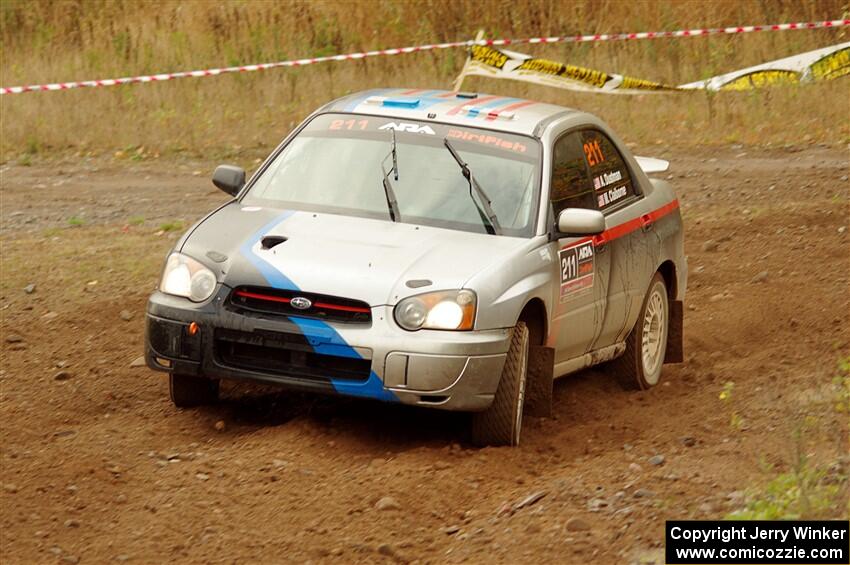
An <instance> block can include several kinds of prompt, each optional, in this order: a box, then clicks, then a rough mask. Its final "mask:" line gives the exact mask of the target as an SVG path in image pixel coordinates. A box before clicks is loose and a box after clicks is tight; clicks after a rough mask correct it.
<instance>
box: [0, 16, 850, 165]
mask: <svg viewBox="0 0 850 565" xmlns="http://www.w3.org/2000/svg"><path fill="white" fill-rule="evenodd" d="M847 14H848V4H847V2H846V0H758V1H757V0H739V1H732V0H715V1H695V0H679V1H654V2H648V1H641V0H636V1H632V2H626V1H624V0H573V1H566V0H564V1H543V0H516V1H513V2H511V1H505V0H490V1H487V2H483V1H480V0H479V1H473V0H452V1H449V0H395V1H390V0H360V1H353V0H347V1H345V0H343V1H334V2H331V1H324V0H314V1H309V2H308V1H288V2H282V1H281V2H278V1H274V2H273V1H262V0H231V1H221V0H215V1H213V0H188V1H183V2H177V1H172V0H158V1H150V0H136V1H129V0H108V1H107V0H87V1H83V0H55V1H34V0H26V1H22V0H2V1H0V23H2V41H0V58H2V61H0V83H2V86H17V85H22V84H34V83H45V82H57V81H73V80H89V79H100V78H114V77H123V76H132V75H137V74H152V73H160V72H169V71H181V70H194V69H204V68H212V67H222V66H230V65H241V64H250V63H260V62H272V61H279V60H285V59H293V58H302V57H310V56H318V55H332V54H337V53H347V52H353V51H364V50H370V49H377V48H387V47H401V46H407V45H417V44H422V43H433V42H442V41H455V40H465V39H470V38H473V37H474V36H475V34H476V32H477V31H478V30H479V29H481V30H484V32H485V34H486V37H492V38H499V37H513V38H522V37H532V36H550V35H574V34H580V33H582V34H585V33H614V32H632V31H663V30H673V29H681V28H695V27H721V26H731V25H748V24H769V23H783V22H792V21H811V20H826V19H837V18H844V17H847ZM848 37H850V30H848V29H843V28H840V29H831V30H807V31H782V32H760V33H750V34H740V35H725V36H708V37H696V38H681V39H655V40H642V41H616V42H600V43H582V44H566V43H565V44H554V45H536V46H521V47H514V49H516V50H519V51H524V52H527V53H530V54H533V55H536V56H540V57H545V58H548V59H555V60H559V61H563V62H567V63H572V64H577V65H582V66H588V67H593V68H597V69H600V70H604V71H608V72H615V73H623V74H629V75H631V76H636V77H641V78H646V79H651V80H658V81H663V82H666V83H671V84H677V83H683V82H690V81H694V80H698V79H704V78H708V77H710V76H713V75H715V74H721V73H724V72H728V71H733V70H736V69H739V68H742V67H746V66H749V65H754V64H759V63H762V62H766V61H769V60H772V59H778V58H782V57H786V56H789V55H793V54H797V53H801V52H804V51H808V50H812V49H816V48H819V47H825V46H829V45H833V44H836V43H839V42H842V41H847V40H848ZM465 57H466V53H465V51H464V49H462V48H457V49H446V50H439V51H430V52H423V53H415V54H408V55H397V56H392V57H375V58H370V59H366V60H359V61H350V62H330V63H322V64H317V65H312V66H308V67H302V68H279V69H274V70H268V71H262V72H252V73H239V74H230V75H222V76H217V77H207V78H186V79H178V80H173V81H166V82H159V83H148V84H133V85H126V86H113V87H105V88H82V89H76V90H70V91H59V92H35V93H25V94H14V95H4V96H2V97H0V118H2V126H1V127H0V159H2V160H3V161H9V160H14V159H38V158H44V157H49V156H53V155H68V154H96V155H99V154H111V155H118V156H132V157H134V158H139V159H148V158H154V157H156V156H160V157H167V156H169V155H175V154H187V155H192V156H199V157H204V158H206V157H209V158H226V157H233V158H248V157H254V156H257V155H261V154H263V153H264V152H266V151H267V150H268V149H269V148H270V147H272V146H273V145H274V144H276V143H277V142H278V141H279V140H280V139H281V138H282V137H283V136H284V135H285V134H286V133H287V132H288V131H289V130H290V129H291V128H292V127H293V126H294V125H295V124H297V123H298V122H299V121H300V120H301V119H303V118H304V117H305V116H306V115H307V114H308V113H309V112H310V111H311V110H313V109H314V108H316V107H317V106H318V105H320V104H322V103H324V102H326V101H328V100H331V99H333V98H336V97H339V96H343V95H345V94H348V93H351V92H354V91H357V90H361V89H366V88H373V87H410V88H418V87H421V88H441V87H445V88H451V85H452V81H453V79H454V77H455V76H456V75H457V73H458V72H459V71H460V69H461V67H462V66H463V62H464V60H465ZM464 89H465V90H477V91H482V92H490V93H495V94H504V95H508V96H515V97H528V98H533V99H538V100H542V101H546V102H554V103H557V104H562V105H565V106H570V107H576V108H581V109H583V110H587V111H590V112H593V113H596V114H598V115H600V116H601V117H602V118H603V119H604V120H606V121H608V122H609V123H610V124H611V125H612V126H613V127H614V128H615V129H617V130H619V131H620V132H622V134H623V136H624V137H625V138H626V139H627V140H628V141H629V142H632V143H636V144H642V145H646V144H660V145H673V144H675V145H694V144H709V145H714V144H728V143H744V144H760V145H767V144H771V145H774V144H779V145H783V144H804V143H828V144H841V143H847V142H848V141H850V80H848V79H847V78H843V79H838V80H835V81H831V82H829V83H821V84H814V85H802V86H798V87H785V88H774V89H769V90H763V91H750V92H741V93H735V92H728V93H727V92H723V93H715V94H708V93H705V92H694V93H676V94H661V95H659V94H647V95H640V96H613V95H603V94H588V93H577V92H570V91H565V90H557V89H552V88H547V87H541V86H533V85H528V84H524V83H514V82H507V81H494V80H491V79H486V78H480V77H472V78H468V79H467V81H466V83H465V84H464Z"/></svg>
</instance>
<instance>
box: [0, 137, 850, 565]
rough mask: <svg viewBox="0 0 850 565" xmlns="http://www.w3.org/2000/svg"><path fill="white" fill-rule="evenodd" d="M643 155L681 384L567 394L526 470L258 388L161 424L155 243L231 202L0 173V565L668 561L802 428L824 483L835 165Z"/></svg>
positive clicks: (841, 314) (840, 308) (836, 218)
mask: <svg viewBox="0 0 850 565" xmlns="http://www.w3.org/2000/svg"><path fill="white" fill-rule="evenodd" d="M641 153H644V154H650V155H655V156H662V157H667V158H669V159H670V160H671V161H672V163H673V166H672V169H671V175H672V178H671V181H672V182H673V184H674V185H675V186H676V188H677V190H678V192H679V194H680V198H681V204H682V210H683V213H684V218H685V223H686V228H687V235H686V237H687V252H688V256H689V263H690V269H691V279H690V285H689V289H688V292H689V294H688V299H687V310H686V318H685V320H686V326H685V348H686V357H687V362H686V363H685V364H683V365H677V366H667V367H666V369H665V373H664V383H663V385H661V386H659V387H657V388H656V389H654V390H652V391H649V392H643V393H627V392H624V391H622V390H621V389H620V388H618V386H617V384H616V383H615V381H614V380H613V379H612V378H611V377H609V376H608V375H606V374H604V373H603V372H600V371H585V372H583V373H580V374H578V375H575V376H573V377H570V378H567V379H564V380H561V381H559V382H558V383H556V388H555V405H554V406H555V408H554V417H553V418H551V419H546V420H534V419H532V420H527V421H526V426H527V427H526V430H525V431H524V432H523V441H524V445H523V446H522V447H520V448H518V449H508V448H503V449H481V450H479V449H474V448H471V447H470V446H469V445H467V444H465V443H464V441H463V435H462V430H463V429H464V425H465V420H464V417H463V416H462V415H457V414H447V413H441V412H436V411H425V410H415V409H410V408H404V407H398V406H388V405H382V404H376V403H370V402H364V401H352V400H345V399H339V398H325V397H312V396H305V395H296V394H290V393H287V392H282V391H279V390H276V389H274V388H252V387H245V386H240V387H230V388H228V390H227V391H226V399H225V401H224V402H223V403H222V404H221V405H220V406H217V407H213V408H207V409H202V410H177V409H175V408H174V407H173V406H172V405H171V404H170V402H169V401H168V399H167V385H166V381H165V378H164V377H163V376H162V375H160V374H154V373H153V372H151V371H149V370H148V369H147V368H144V367H131V363H132V362H133V360H134V359H136V358H137V357H138V356H139V355H140V354H141V350H142V334H143V318H144V316H143V312H144V305H145V300H146V296H147V294H148V292H149V291H150V289H151V288H152V287H153V285H154V284H155V283H156V276H157V272H158V269H159V261H161V259H162V258H163V257H164V254H165V253H166V251H167V250H168V249H169V247H170V245H171V243H172V240H173V238H174V237H176V235H175V234H176V232H172V231H169V230H170V228H171V227H172V226H169V225H167V224H168V223H171V222H173V221H174V220H179V219H185V220H186V221H192V220H193V219H194V218H196V217H197V216H199V215H200V214H201V213H202V212H203V211H205V210H207V209H209V208H211V207H213V206H214V205H215V204H216V203H218V202H221V201H222V200H223V195H221V193H219V192H217V191H215V190H214V189H213V188H212V187H211V185H210V184H209V181H208V180H207V179H206V177H207V169H209V167H210V164H198V163H184V164H183V165H182V166H179V167H178V166H174V167H171V166H169V167H163V166H160V165H157V166H153V165H151V164H146V163H139V164H135V163H134V164H128V163H127V162H118V163H115V162H101V161H88V162H83V163H71V162H68V163H57V164H54V165H50V166H47V165H36V166H32V167H22V166H15V165H10V164H7V165H5V166H3V168H2V193H0V195H2V227H1V228H0V239H1V240H2V246H3V273H4V274H3V279H4V280H3V287H2V296H0V312H2V333H3V337H2V343H0V346H2V370H0V439H2V446H0V465H2V468H1V469H0V482H2V490H0V537H1V538H2V540H1V541H2V555H3V561H4V562H7V563H29V562H41V563H45V562H47V563H49V562H66V563H77V562H81V563H101V562H111V561H129V562H137V563H149V562H164V561H187V562H237V561H238V562H290V561H295V562H307V561H310V562H314V563H324V562H340V563H350V562H384V563H391V562H419V563H441V562H488V563H518V562H537V563H543V562H553V563H554V562H558V563H588V562H593V563H629V562H641V563H651V562H654V561H655V562H659V563H660V562H663V559H662V553H661V545H662V542H663V528H664V520H666V519H675V518H718V517H722V516H724V515H726V514H727V513H728V512H730V511H731V510H734V509H736V508H739V507H741V506H742V505H744V504H746V496H747V495H746V494H745V493H744V490H745V489H746V487H748V486H750V485H755V484H759V483H760V482H764V481H766V480H768V479H769V478H771V477H773V476H775V475H776V474H777V473H781V472H784V471H787V470H788V469H789V468H791V466H792V465H793V463H794V461H795V450H797V449H798V448H800V447H801V444H800V442H799V441H797V440H795V439H793V438H794V437H795V436H794V432H795V430H798V429H800V428H799V427H800V426H801V425H802V423H804V422H809V424H811V422H812V421H816V422H817V423H818V424H817V426H816V428H817V429H816V430H815V431H814V432H811V433H809V435H808V436H807V437H809V438H813V439H810V441H809V442H808V443H807V444H805V445H802V448H803V449H804V450H805V452H806V453H807V454H809V456H810V458H811V459H812V460H814V461H826V462H829V461H842V459H841V457H842V456H843V455H844V454H846V453H847V449H848V446H847V435H846V430H847V426H846V419H843V418H846V415H845V416H843V418H842V415H841V414H838V413H836V412H834V411H833V410H832V405H833V403H832V401H831V397H830V395H831V394H832V389H831V388H830V386H831V384H830V382H831V379H832V377H833V376H834V375H835V374H836V369H835V365H836V361H837V360H838V358H839V357H840V356H842V355H844V356H846V355H847V354H848V351H850V335H849V334H848V332H850V324H848V323H847V315H848V312H850V304H849V303H848V299H849V298H850V293H848V260H850V235H848V233H847V227H848V226H847V224H848V195H850V191H849V190H848V189H850V183H848V178H847V175H848V173H850V167H848V155H847V152H846V150H843V149H828V148H823V147H807V148H805V149H803V150H794V149H793V148H787V149H775V150H761V149H751V148H742V147H731V148H729V147H726V148H721V149H716V150H714V149H712V150H702V151H700V150H692V151H677V152H668V153H667V154H666V155H665V153H664V152H658V151H657V150H655V151H653V150H652V149H649V150H646V151H642V152H641ZM166 169H167V170H168V173H167V174H166V173H164V172H162V171H164V170H166ZM199 170H203V171H204V174H203V175H202V176H198V175H196V174H194V173H195V171H199ZM79 224H82V225H79ZM72 225H77V227H71V226H72ZM116 281H117V282H116ZM30 283H34V284H35V285H36V286H35V288H34V289H30V290H33V292H32V293H27V292H26V291H25V290H24V286H26V284H30ZM727 382H734V387H733V388H732V389H731V390H732V392H731V397H730V398H728V399H726V400H725V401H724V400H721V399H719V397H718V396H719V394H720V392H721V391H722V390H723V389H724V386H725V387H726V388H727V390H729V386H728V385H726V383H727ZM217 423H218V424H217ZM809 427H810V428H811V425H810V426H809ZM844 464H845V467H844V471H843V472H844V473H846V465H847V464H848V462H847V461H846V460H844ZM540 494H542V497H541V498H539V500H536V502H533V503H529V504H527V505H526V506H523V507H519V506H522V505H521V504H519V503H520V502H521V501H523V500H524V499H526V498H527V497H530V496H532V495H540ZM532 498H536V496H532ZM843 513H844V514H845V517H846V503H845V510H844V511H843ZM841 514H842V510H841V509H837V510H836V516H835V517H839V516H840V515H841Z"/></svg>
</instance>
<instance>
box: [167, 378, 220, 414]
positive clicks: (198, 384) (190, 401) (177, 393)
mask: <svg viewBox="0 0 850 565" xmlns="http://www.w3.org/2000/svg"><path fill="white" fill-rule="evenodd" d="M168 393H169V395H170V396H171V402H173V403H174V405H175V406H177V407H179V408H191V407H192V406H203V405H204V404H213V403H215V402H216V401H218V380H216V379H205V378H203V377H195V376H192V375H181V374H179V373H178V374H175V373H171V374H169V375H168Z"/></svg>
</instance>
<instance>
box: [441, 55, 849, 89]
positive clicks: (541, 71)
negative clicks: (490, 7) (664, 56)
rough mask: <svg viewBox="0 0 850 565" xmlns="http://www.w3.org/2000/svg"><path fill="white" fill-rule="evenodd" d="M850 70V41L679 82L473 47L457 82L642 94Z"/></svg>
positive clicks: (746, 85)
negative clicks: (501, 81)
mask: <svg viewBox="0 0 850 565" xmlns="http://www.w3.org/2000/svg"><path fill="white" fill-rule="evenodd" d="M849 73H850V42H848V43H841V44H839V45H833V46H832V47H825V48H823V49H816V50H814V51H809V52H807V53H801V54H799V55H793V56H791V57H786V58H784V59H778V60H776V61H770V62H768V63H763V64H761V65H756V66H753V67H748V68H746V69H741V70H738V71H733V72H731V73H726V74H723V75H719V76H716V77H712V78H710V79H707V80H702V81H697V82H691V83H687V84H682V85H678V86H673V85H667V84H663V83H659V82H655V81H651V80H645V79H641V78H634V77H630V76H626V75H621V74H616V73H607V72H605V71H600V70H597V69H589V68H586V67H579V66H576V65H570V64H566V63H560V62H558V61H550V60H548V59H539V58H536V57H532V56H530V55H524V54H522V53H516V52H513V51H508V50H506V49H495V48H493V47H489V46H485V45H473V46H472V47H471V48H470V50H469V59H468V60H467V64H466V65H465V66H464V69H463V71H462V73H461V75H460V76H458V79H457V81H456V82H455V84H456V85H457V89H458V90H459V89H460V86H459V85H460V84H461V82H462V81H463V79H464V78H465V77H467V76H470V75H476V76H484V77H489V78H496V79H507V80H518V81H523V82H531V83H535V84H542V85H544V86H552V87H555V88H564V89H567V90H578V91H583V92H599V93H605V94H646V93H647V92H680V91H683V90H711V91H722V90H751V89H755V88H764V87H769V86H781V85H790V84H803V83H808V82H814V81H820V80H832V79H836V78H839V77H842V76H845V75H847V74H849Z"/></svg>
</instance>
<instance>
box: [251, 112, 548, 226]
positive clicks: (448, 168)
mask: <svg viewBox="0 0 850 565" xmlns="http://www.w3.org/2000/svg"><path fill="white" fill-rule="evenodd" d="M392 130H395V137H396V156H397V169H396V170H395V171H394V172H393V174H392V176H391V178H392V189H393V192H394V194H395V198H396V200H397V202H398V211H399V212H400V216H401V221H402V222H405V223H413V224H423V225H431V226H437V227H443V228H450V229H456V230H463V231H471V232H480V233H487V229H488V227H487V224H486V222H484V221H482V216H481V213H480V212H479V210H478V205H477V204H476V200H475V199H474V198H472V197H470V184H469V182H468V181H467V179H466V178H465V177H464V176H463V172H462V170H461V169H460V167H458V163H457V161H455V159H454V158H453V157H452V155H451V153H450V152H449V151H448V150H447V149H446V146H445V144H444V140H445V139H446V138H448V139H449V140H450V141H451V145H452V146H453V147H454V148H455V149H456V150H457V152H458V153H459V154H460V156H461V157H462V158H463V159H464V160H465V161H466V164H467V165H468V166H469V169H470V170H471V171H472V174H473V175H475V179H476V180H477V181H478V184H479V185H480V186H481V188H482V189H483V190H484V191H485V192H486V194H487V196H488V197H489V198H490V200H491V204H492V209H493V212H494V213H495V214H496V216H498V219H499V223H500V224H501V231H502V234H504V235H511V236H522V237H529V236H531V235H532V232H533V229H534V219H535V213H534V212H535V211H536V210H537V198H538V195H539V192H540V191H539V182H540V181H539V168H540V148H539V144H538V142H537V141H536V140H534V139H532V138H529V137H524V136H520V135H512V134H508V133H503V132H494V131H487V130H481V129H476V128H467V127H459V126H449V125H445V124H436V123H430V122H416V121H410V120H400V119H398V118H387V117H376V116H361V115H352V114H323V115H320V116H317V117H316V118H314V119H313V120H312V121H311V122H310V123H309V124H308V125H307V126H306V127H305V128H304V129H303V130H302V131H301V132H300V133H299V134H298V135H297V136H296V137H295V138H294V139H292V140H291V141H290V142H289V143H288V144H287V145H286V147H285V148H284V149H283V150H282V151H281V152H280V153H279V154H278V155H277V156H276V157H275V158H274V160H273V161H272V162H271V163H270V164H269V165H268V167H267V168H266V169H265V170H264V171H263V173H262V174H261V175H260V176H259V178H258V179H257V180H256V181H255V182H254V184H253V186H251V188H250V190H249V191H248V193H247V194H246V195H245V197H244V199H243V203H248V204H255V205H268V206H275V207H281V208H290V209H295V210H308V211H318V212H328V213H334V214H344V215H351V216H363V217H369V218H380V219H386V220H388V221H389V220H390V210H389V209H388V203H387V195H386V193H385V190H384V188H383V177H384V169H383V168H382V163H383V161H384V159H385V158H386V157H387V155H388V154H389V153H390V152H391V151H392V147H393V145H392V144H393V141H392ZM396 174H397V175H398V179H397V180H396ZM476 198H477V197H476Z"/></svg>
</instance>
